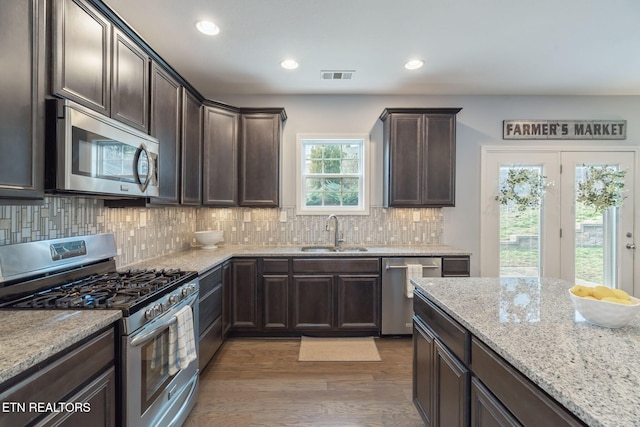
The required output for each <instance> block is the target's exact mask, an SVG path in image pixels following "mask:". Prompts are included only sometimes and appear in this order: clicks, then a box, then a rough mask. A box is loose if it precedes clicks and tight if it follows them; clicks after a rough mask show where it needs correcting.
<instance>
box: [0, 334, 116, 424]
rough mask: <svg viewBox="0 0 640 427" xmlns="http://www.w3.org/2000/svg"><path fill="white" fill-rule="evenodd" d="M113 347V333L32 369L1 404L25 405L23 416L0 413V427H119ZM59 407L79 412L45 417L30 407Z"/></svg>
mask: <svg viewBox="0 0 640 427" xmlns="http://www.w3.org/2000/svg"><path fill="white" fill-rule="evenodd" d="M115 342H116V338H115V331H114V328H113V327H111V328H109V329H107V330H104V331H102V332H99V333H96V334H94V335H92V336H91V337H89V338H86V339H85V340H83V341H82V342H81V343H79V344H78V345H77V346H74V347H72V348H70V349H69V350H65V351H64V352H63V353H62V354H60V355H54V356H52V358H51V359H49V360H48V361H46V362H44V363H42V364H40V365H37V366H34V368H33V371H32V372H30V373H27V376H26V377H23V378H22V379H21V380H20V381H19V382H18V383H16V384H13V385H12V386H10V387H9V388H8V389H6V390H3V391H1V392H0V400H1V401H2V402H15V403H17V404H22V403H24V404H25V405H26V406H25V410H13V411H0V425H3V426H19V425H32V423H36V422H37V425H40V426H102V427H115V426H116V393H115V383H116V378H115ZM56 402H69V404H73V405H74V408H75V407H76V406H75V405H79V406H80V409H79V410H74V411H69V410H57V411H46V410H44V409H43V410H29V406H28V405H30V404H42V405H46V404H52V405H55V404H56ZM36 409H37V408H36Z"/></svg>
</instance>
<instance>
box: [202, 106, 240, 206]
mask: <svg viewBox="0 0 640 427" xmlns="http://www.w3.org/2000/svg"><path fill="white" fill-rule="evenodd" d="M203 111H204V113H203V115H204V119H203V120H204V132H203V155H204V157H203V158H202V204H203V205H204V206H238V122H239V113H238V111H237V110H233V109H230V108H227V107H223V106H211V105H205V106H204V109H203Z"/></svg>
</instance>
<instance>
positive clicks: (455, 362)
mask: <svg viewBox="0 0 640 427" xmlns="http://www.w3.org/2000/svg"><path fill="white" fill-rule="evenodd" d="M414 312H415V316H414V326H413V327H414V362H413V363H414V369H413V399H414V404H415V405H416V408H417V409H418V411H419V412H420V414H421V415H422V417H423V420H424V421H425V423H426V424H427V425H428V426H430V427H436V426H458V425H471V426H474V427H484V426H496V425H500V426H520V425H525V426H528V425H544V426H554V427H556V426H558V427H561V426H584V424H583V423H582V422H580V421H579V420H578V419H577V418H576V417H575V416H573V414H571V413H570V412H569V411H567V410H566V409H565V408H564V407H563V406H562V405H560V404H559V403H558V402H556V401H555V400H554V399H552V398H551V397H549V396H548V395H547V394H546V393H544V392H543V391H542V390H541V389H540V388H539V387H538V386H536V385H535V384H534V383H532V382H531V381H530V380H529V379H528V378H526V377H525V376H524V375H522V373H520V372H519V371H517V370H516V369H514V368H513V367H512V366H511V365H510V364H509V363H507V362H506V361H505V360H504V359H503V358H502V357H501V356H499V355H498V354H497V353H495V352H494V351H493V350H491V349H490V348H489V347H488V346H487V345H485V344H484V343H483V342H482V341H481V340H480V339H478V338H477V337H476V336H473V335H472V334H471V333H470V332H469V331H468V330H467V329H466V328H465V327H463V326H462V325H461V324H460V323H458V322H457V321H456V320H455V319H453V318H452V317H451V316H449V315H448V314H447V313H445V312H444V311H443V310H441V309H440V308H439V307H437V306H436V305H435V304H434V303H433V302H432V301H430V300H429V299H428V298H427V297H426V296H425V295H424V294H423V293H422V291H421V290H420V289H419V288H418V287H416V293H415V294H414Z"/></svg>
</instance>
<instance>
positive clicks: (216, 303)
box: [198, 284, 222, 332]
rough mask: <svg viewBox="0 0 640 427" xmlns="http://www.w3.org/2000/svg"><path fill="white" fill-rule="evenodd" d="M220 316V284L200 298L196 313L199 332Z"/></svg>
mask: <svg viewBox="0 0 640 427" xmlns="http://www.w3.org/2000/svg"><path fill="white" fill-rule="evenodd" d="M220 314H222V284H219V285H218V286H217V287H216V288H214V289H213V290H212V291H211V292H209V293H208V294H206V295H202V296H201V297H200V307H199V313H198V321H199V323H198V325H199V331H200V332H202V331H204V330H205V329H207V328H208V327H209V325H211V324H212V323H213V321H214V320H216V319H217V318H218V317H220Z"/></svg>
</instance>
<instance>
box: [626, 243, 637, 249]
mask: <svg viewBox="0 0 640 427" xmlns="http://www.w3.org/2000/svg"><path fill="white" fill-rule="evenodd" d="M635 248H636V244H635V243H627V249H635Z"/></svg>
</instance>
